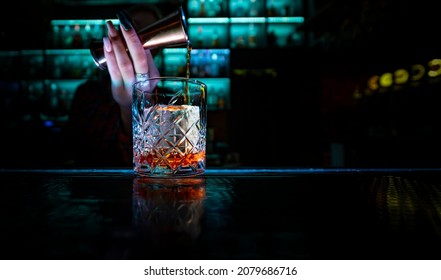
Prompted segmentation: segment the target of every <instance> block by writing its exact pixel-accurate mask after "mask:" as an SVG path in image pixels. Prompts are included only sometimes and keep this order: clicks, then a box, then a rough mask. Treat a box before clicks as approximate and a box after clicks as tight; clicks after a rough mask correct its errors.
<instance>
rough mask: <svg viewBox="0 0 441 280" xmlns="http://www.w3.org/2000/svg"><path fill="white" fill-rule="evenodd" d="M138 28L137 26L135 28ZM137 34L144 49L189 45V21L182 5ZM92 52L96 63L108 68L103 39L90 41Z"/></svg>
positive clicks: (100, 66)
mask: <svg viewBox="0 0 441 280" xmlns="http://www.w3.org/2000/svg"><path fill="white" fill-rule="evenodd" d="M135 29H136V28H135ZM137 34H138V36H139V39H140V40H141V43H142V44H143V47H144V49H154V48H158V47H166V46H167V47H176V46H181V45H188V44H189V40H188V35H187V23H186V20H185V15H184V11H183V9H182V7H179V9H178V10H177V11H176V12H174V13H171V14H169V15H167V16H165V17H163V18H161V19H159V20H158V21H156V22H154V23H152V24H150V25H148V26H145V27H143V28H140V29H139V30H137ZM90 53H91V54H92V57H93V59H94V61H95V64H96V65H97V66H98V67H99V68H100V69H102V70H105V69H106V68H107V65H106V58H105V56H104V46H103V41H102V40H101V39H100V40H97V39H93V40H92V41H91V43H90Z"/></svg>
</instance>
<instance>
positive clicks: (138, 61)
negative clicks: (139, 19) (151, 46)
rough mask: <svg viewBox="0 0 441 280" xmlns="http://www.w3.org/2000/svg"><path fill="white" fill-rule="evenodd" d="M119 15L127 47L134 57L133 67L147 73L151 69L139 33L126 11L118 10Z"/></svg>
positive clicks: (137, 71)
mask: <svg viewBox="0 0 441 280" xmlns="http://www.w3.org/2000/svg"><path fill="white" fill-rule="evenodd" d="M117 16H118V19H119V21H120V23H121V29H122V34H123V36H124V39H125V42H126V44H127V48H128V50H129V53H130V55H131V57H132V63H133V69H134V70H135V72H136V73H147V72H148V70H149V68H148V60H147V56H146V52H145V50H144V48H143V46H142V43H141V41H140V39H139V37H138V34H136V31H135V29H134V28H133V27H132V24H131V23H130V21H129V20H128V18H127V17H126V15H125V13H123V12H118V13H117Z"/></svg>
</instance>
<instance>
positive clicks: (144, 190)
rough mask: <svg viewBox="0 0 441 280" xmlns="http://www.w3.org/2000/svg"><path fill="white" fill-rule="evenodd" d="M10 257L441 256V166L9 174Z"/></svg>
mask: <svg viewBox="0 0 441 280" xmlns="http://www.w3.org/2000/svg"><path fill="white" fill-rule="evenodd" d="M0 184H1V185H0V197H1V203H0V215H1V216H0V217H1V222H0V241H1V243H0V245H1V250H0V258H1V259H18V260H21V259H45V260H46V259H49V260H52V259H68V260H70V259H87V260H89V259H304V260H315V259H332V260H342V259H343V260H349V259H362V260H365V259H379V260H384V259H400V260H401V259H412V260H414V259H441V169H437V168H431V169H337V168H336V169H315V168H311V169H308V168H305V169H300V168H299V169H296V168H292V169H287V168H284V169H275V168H268V169H265V168H257V169H252V168H237V169H208V170H207V171H206V173H205V174H204V175H202V176H199V177H194V178H186V179H151V178H143V177H139V176H138V175H136V174H135V173H134V172H133V171H132V170H129V169H3V170H0Z"/></svg>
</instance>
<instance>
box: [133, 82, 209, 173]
mask: <svg viewBox="0 0 441 280" xmlns="http://www.w3.org/2000/svg"><path fill="white" fill-rule="evenodd" d="M206 95H207V86H206V85H205V84H204V83H202V82H200V81H197V80H192V79H187V78H181V77H158V78H150V79H147V80H144V81H139V82H136V83H135V84H134V85H133V105H132V116H133V119H132V129H133V164H134V171H135V172H137V173H138V174H139V175H141V176H149V177H186V176H196V175H199V174H202V173H204V172H205V166H206V155H205V152H206V133H207V103H206V100H207V99H206Z"/></svg>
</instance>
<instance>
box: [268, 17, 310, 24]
mask: <svg viewBox="0 0 441 280" xmlns="http://www.w3.org/2000/svg"><path fill="white" fill-rule="evenodd" d="M304 21H305V18H304V17H269V18H267V22H268V23H303V22H304Z"/></svg>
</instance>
